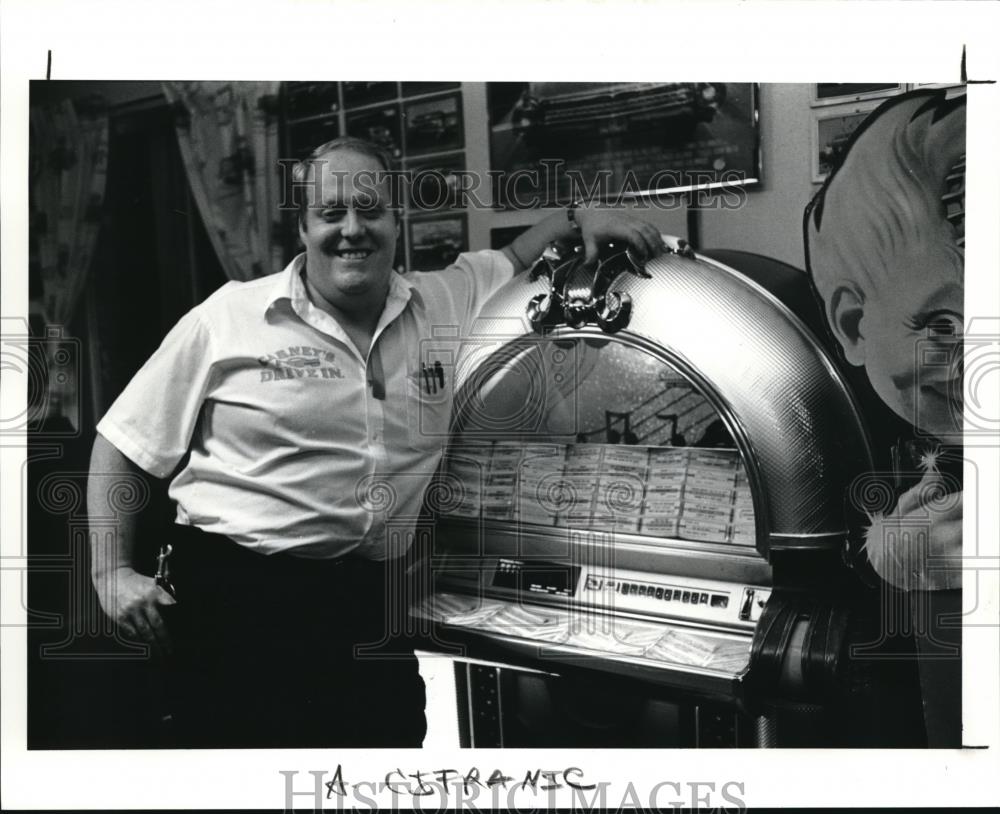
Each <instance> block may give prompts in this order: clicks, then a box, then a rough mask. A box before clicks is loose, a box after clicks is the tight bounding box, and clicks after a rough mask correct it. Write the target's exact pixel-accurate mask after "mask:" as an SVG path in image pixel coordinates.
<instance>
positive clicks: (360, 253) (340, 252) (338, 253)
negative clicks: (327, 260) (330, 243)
mask: <svg viewBox="0 0 1000 814" xmlns="http://www.w3.org/2000/svg"><path fill="white" fill-rule="evenodd" d="M330 254H332V255H333V256H334V257H339V258H340V259H341V260H366V259H367V258H368V257H369V256H370V255H371V254H372V250H371V249H334V250H333V251H332V252H330Z"/></svg>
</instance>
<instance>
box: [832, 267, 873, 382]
mask: <svg viewBox="0 0 1000 814" xmlns="http://www.w3.org/2000/svg"><path fill="white" fill-rule="evenodd" d="M864 314H865V299H864V296H863V295H862V294H861V292H860V291H859V290H858V289H857V288H855V287H854V286H850V285H841V286H839V287H838V288H837V289H836V290H835V291H834V292H833V295H832V296H831V297H830V299H829V300H828V301H827V304H826V318H827V319H828V320H829V322H830V327H831V328H832V329H833V335H834V336H835V337H836V338H837V341H838V342H839V343H840V346H841V347H842V348H843V349H844V357H845V358H846V359H847V361H848V362H849V363H850V364H852V365H855V366H857V367H861V366H862V365H864V363H865V337H864V335H863V334H862V333H861V320H862V318H863V317H864Z"/></svg>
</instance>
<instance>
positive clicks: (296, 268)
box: [265, 252, 420, 313]
mask: <svg viewBox="0 0 1000 814" xmlns="http://www.w3.org/2000/svg"><path fill="white" fill-rule="evenodd" d="M305 265H306V255H305V252H302V253H301V254H298V255H296V256H295V257H294V258H293V259H292V262H291V263H289V264H288V265H287V266H285V268H284V269H283V270H282V271H280V272H279V273H278V274H276V275H275V280H274V285H273V286H272V288H271V292H270V294H269V295H268V298H267V301H266V304H265V311H269V310H270V309H271V308H273V307H274V306H275V305H276V304H277V303H278V302H279V301H281V300H287V301H288V302H289V303H290V304H291V306H292V308H293V309H294V310H295V312H296V313H302V312H303V311H304V310H305V304H306V303H308V302H310V300H309V294H308V293H307V292H306V286H305V283H304V282H303V280H302V271H303V269H305ZM410 299H413V300H414V302H415V303H419V302H420V292H419V290H418V289H417V288H416V287H415V286H414V285H413V283H411V282H410V281H409V280H407V279H406V278H405V277H403V275H401V274H393V275H392V277H390V278H389V294H388V296H387V298H386V310H388V309H389V305H390V304H391V303H392V302H393V301H395V302H396V303H398V305H397V308H398V309H399V310H400V311H402V310H403V308H405V307H406V303H407V302H408V301H409V300H410Z"/></svg>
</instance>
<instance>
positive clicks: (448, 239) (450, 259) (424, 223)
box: [409, 214, 469, 271]
mask: <svg viewBox="0 0 1000 814" xmlns="http://www.w3.org/2000/svg"><path fill="white" fill-rule="evenodd" d="M409 224H410V263H409V268H410V270H411V271H433V270H435V269H441V268H446V267H448V266H450V265H451V264H452V263H454V262H455V260H457V259H458V256H459V254H461V253H462V252H464V251H466V250H467V249H468V242H469V241H468V227H467V225H466V216H465V215H460V214H452V215H438V216H436V217H424V218H414V217H411V218H410V221H409Z"/></svg>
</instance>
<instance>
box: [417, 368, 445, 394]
mask: <svg viewBox="0 0 1000 814" xmlns="http://www.w3.org/2000/svg"><path fill="white" fill-rule="evenodd" d="M420 376H421V378H422V380H423V386H424V390H425V391H426V392H427V393H428V395H430V394H435V393H438V392H444V389H445V379H444V366H443V365H442V364H441V362H439V361H435V362H434V363H433V365H432V366H430V367H428V366H427V365H426V364H425V363H423V362H421V363H420Z"/></svg>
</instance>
